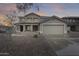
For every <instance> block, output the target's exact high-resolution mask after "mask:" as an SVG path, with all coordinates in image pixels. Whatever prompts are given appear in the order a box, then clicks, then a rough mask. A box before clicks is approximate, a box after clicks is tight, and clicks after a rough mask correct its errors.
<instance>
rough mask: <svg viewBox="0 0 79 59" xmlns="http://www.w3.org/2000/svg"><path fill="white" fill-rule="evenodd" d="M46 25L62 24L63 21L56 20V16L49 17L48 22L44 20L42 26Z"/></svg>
mask: <svg viewBox="0 0 79 59" xmlns="http://www.w3.org/2000/svg"><path fill="white" fill-rule="evenodd" d="M46 23H50V24H52V23H60V24H61V23H62V24H63V23H64V22H63V21H61V19H60V18H57V17H56V16H54V17H50V18H49V19H48V20H46V21H45V22H44V24H46Z"/></svg>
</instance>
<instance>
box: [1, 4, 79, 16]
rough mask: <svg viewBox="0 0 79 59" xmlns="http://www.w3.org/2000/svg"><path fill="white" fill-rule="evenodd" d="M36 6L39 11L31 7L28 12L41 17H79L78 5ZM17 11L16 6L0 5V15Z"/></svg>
mask: <svg viewBox="0 0 79 59" xmlns="http://www.w3.org/2000/svg"><path fill="white" fill-rule="evenodd" d="M36 5H38V6H39V9H40V11H39V12H38V11H36V9H35V7H33V8H32V9H31V10H29V11H28V12H36V13H38V14H40V15H43V16H48V15H49V16H53V15H56V16H59V17H61V16H79V4H77V3H70V4H68V3H65V4H64V3H42V4H35V6H36ZM15 10H17V8H16V4H11V3H9V4H5V3H4V4H3V3H2V4H0V14H5V15H6V14H9V13H11V12H12V11H15Z"/></svg>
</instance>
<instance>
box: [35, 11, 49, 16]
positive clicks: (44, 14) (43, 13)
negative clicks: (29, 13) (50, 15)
mask: <svg viewBox="0 0 79 59" xmlns="http://www.w3.org/2000/svg"><path fill="white" fill-rule="evenodd" d="M36 14H38V15H40V16H46V15H47V14H46V12H44V11H39V12H36Z"/></svg>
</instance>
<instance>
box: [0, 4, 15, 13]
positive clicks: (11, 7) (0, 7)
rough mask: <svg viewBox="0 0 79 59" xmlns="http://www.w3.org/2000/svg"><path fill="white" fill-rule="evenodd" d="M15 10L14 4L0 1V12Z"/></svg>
mask: <svg viewBox="0 0 79 59" xmlns="http://www.w3.org/2000/svg"><path fill="white" fill-rule="evenodd" d="M15 10H16V4H12V3H8V4H6V3H1V4H0V14H8V13H10V12H12V11H15Z"/></svg>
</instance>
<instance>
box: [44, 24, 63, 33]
mask: <svg viewBox="0 0 79 59" xmlns="http://www.w3.org/2000/svg"><path fill="white" fill-rule="evenodd" d="M43 33H44V34H64V25H45V26H43Z"/></svg>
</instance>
